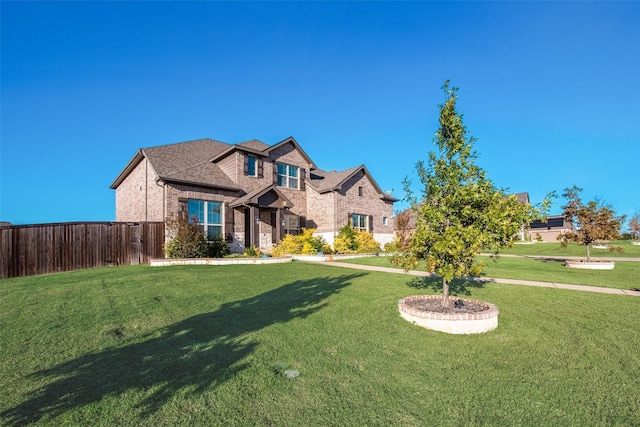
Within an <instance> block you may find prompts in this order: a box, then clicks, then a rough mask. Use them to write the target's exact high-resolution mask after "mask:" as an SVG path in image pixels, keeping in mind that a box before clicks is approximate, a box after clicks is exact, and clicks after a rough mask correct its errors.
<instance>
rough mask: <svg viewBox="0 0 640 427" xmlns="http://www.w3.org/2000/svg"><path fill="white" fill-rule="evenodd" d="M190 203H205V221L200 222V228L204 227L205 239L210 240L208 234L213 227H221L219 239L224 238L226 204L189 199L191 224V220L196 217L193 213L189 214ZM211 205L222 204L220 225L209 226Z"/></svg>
mask: <svg viewBox="0 0 640 427" xmlns="http://www.w3.org/2000/svg"><path fill="white" fill-rule="evenodd" d="M190 201H197V202H203V203H204V213H203V218H204V221H202V222H200V221H199V220H198V225H199V226H200V227H202V230H203V231H204V234H205V237H206V238H207V239H208V238H209V235H208V234H207V230H208V228H209V226H212V227H220V234H219V235H218V236H217V237H220V238H224V211H225V210H224V203H222V202H220V201H217V200H202V199H188V200H187V213H188V214H189V222H191V218H192V217H193V216H195V213H194V214H192V213H191V212H189V202H190ZM209 203H219V204H220V223H219V224H209V222H208V220H209V215H208V214H209Z"/></svg>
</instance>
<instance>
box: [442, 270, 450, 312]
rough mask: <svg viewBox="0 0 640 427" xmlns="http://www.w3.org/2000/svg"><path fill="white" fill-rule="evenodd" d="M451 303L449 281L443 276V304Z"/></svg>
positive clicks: (444, 305)
mask: <svg viewBox="0 0 640 427" xmlns="http://www.w3.org/2000/svg"><path fill="white" fill-rule="evenodd" d="M448 305H449V282H447V279H445V278H444V277H443V278H442V306H443V307H446V306H448Z"/></svg>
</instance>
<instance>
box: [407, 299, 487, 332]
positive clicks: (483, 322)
mask: <svg viewBox="0 0 640 427" xmlns="http://www.w3.org/2000/svg"><path fill="white" fill-rule="evenodd" d="M440 298H442V297H441V296H440V295H414V296H409V297H405V298H402V299H401V300H399V301H398V310H399V311H400V315H401V316H402V317H403V318H404V319H405V320H407V321H409V322H412V323H415V324H416V325H418V326H422V327H423V328H426V329H432V330H435V331H440V332H446V333H449V334H479V333H483V332H487V331H490V330H492V329H495V328H497V327H498V307H496V306H495V305H493V304H490V303H488V302H484V301H477V300H469V299H462V301H465V302H470V303H474V304H479V305H483V306H485V307H487V310H485V311H483V312H480V313H436V312H432V311H425V310H420V309H417V308H413V307H410V306H408V305H407V302H409V301H415V300H420V299H440Z"/></svg>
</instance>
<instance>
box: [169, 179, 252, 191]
mask: <svg viewBox="0 0 640 427" xmlns="http://www.w3.org/2000/svg"><path fill="white" fill-rule="evenodd" d="M160 180H162V181H164V182H169V183H175V184H187V185H193V186H196V187H206V188H217V189H220V190H229V191H241V188H240V187H231V186H227V185H220V184H210V183H206V182H198V181H189V180H187V179H176V178H170V177H160Z"/></svg>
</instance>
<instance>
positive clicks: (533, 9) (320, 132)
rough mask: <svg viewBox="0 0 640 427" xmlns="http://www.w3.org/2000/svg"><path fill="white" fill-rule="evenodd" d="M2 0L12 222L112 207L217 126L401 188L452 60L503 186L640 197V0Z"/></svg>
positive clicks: (4, 167) (234, 137) (618, 199)
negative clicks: (120, 183)
mask: <svg viewBox="0 0 640 427" xmlns="http://www.w3.org/2000/svg"><path fill="white" fill-rule="evenodd" d="M0 8H1V9H0V15H1V19H2V22H1V39H0V40H1V46H0V47H1V49H0V50H1V64H0V67H1V76H0V77H1V80H0V82H1V87H0V89H1V92H0V97H1V110H0V111H1V123H0V124H1V134H0V137H1V140H0V143H1V146H0V166H1V171H0V220H1V221H10V222H12V223H14V224H32V223H45V222H63V221H109V220H113V219H114V218H115V194H114V191H113V190H111V189H109V185H110V184H111V182H112V181H113V180H114V179H115V177H116V176H117V175H118V173H119V172H120V171H121V169H122V168H123V167H124V166H125V164H126V163H127V162H128V161H129V159H130V158H131V157H132V156H133V155H134V153H135V152H136V151H137V150H138V149H139V148H142V147H149V146H155V145H162V144H169V143H174V142H180V141H187V140H193V139H199V138H207V137H208V138H213V139H217V140H220V141H224V142H228V143H237V142H241V141H245V140H248V139H253V138H256V139H260V140H262V141H264V142H266V143H268V144H274V143H277V142H279V141H281V140H283V139H285V138H287V137H288V136H293V137H294V138H296V140H297V141H298V142H299V143H300V145H301V146H302V147H303V148H304V150H305V151H306V152H307V153H308V154H309V156H310V157H311V158H312V159H313V160H314V161H315V163H316V164H317V165H318V167H320V168H322V169H327V170H330V169H337V170H342V169H346V168H349V167H352V166H357V165H359V164H362V163H364V164H365V165H366V166H367V168H368V169H369V171H370V172H371V173H372V175H373V177H374V178H375V179H376V181H377V182H378V184H379V185H380V187H381V188H382V189H384V190H394V195H395V196H397V197H402V196H403V193H402V184H401V182H402V180H403V178H404V177H405V176H409V177H414V178H415V168H414V166H415V163H416V162H417V161H418V160H426V159H427V156H428V152H429V151H431V150H432V149H433V148H434V146H433V145H432V140H433V135H434V133H435V131H436V129H437V124H438V104H440V103H442V102H443V101H444V95H443V93H442V91H441V86H442V83H443V82H444V81H445V80H447V79H450V80H451V83H452V85H453V86H456V87H459V88H460V91H459V96H460V98H459V103H458V107H459V111H461V112H462V113H463V114H464V120H465V124H466V126H467V128H468V129H469V132H470V134H471V135H472V136H474V137H476V138H478V141H477V143H476V145H475V149H476V151H477V152H478V153H479V155H480V156H479V158H478V163H479V164H480V166H482V167H483V168H484V169H485V170H486V171H487V173H488V176H489V177H490V178H491V179H492V180H493V181H494V182H495V183H496V184H497V185H498V186H500V187H504V188H507V189H509V190H510V191H512V192H522V191H527V192H529V195H530V198H531V200H532V202H534V203H535V202H539V201H541V200H542V198H543V197H544V195H545V194H546V193H548V192H550V191H552V190H557V191H559V192H561V191H562V189H564V188H565V187H570V186H572V185H574V184H576V185H578V186H580V187H583V188H584V190H585V191H584V193H583V195H584V198H585V199H587V200H592V199H593V198H595V197H598V198H600V199H602V200H604V201H605V202H607V203H609V204H611V205H613V207H614V209H615V210H616V212H618V213H620V214H627V215H631V214H633V213H634V212H635V211H637V210H640V191H639V190H638V183H639V182H640V167H639V166H640V25H638V23H639V22H640V3H637V2H469V3H467V2H408V3H401V2H394V3H386V2H353V3H350V2H346V3H343V2H324V3H315V2H297V3H286V2H278V3H272V2H258V3H249V2H240V3H239V2H234V3H220V2H188V3H174V2H7V1H2V3H0ZM561 204H562V200H558V201H557V203H556V205H555V206H554V208H553V211H554V212H553V213H559V212H560V210H561V209H560V205H561ZM403 206H404V205H403V203H398V204H397V208H402V207H403Z"/></svg>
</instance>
